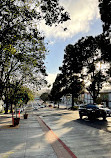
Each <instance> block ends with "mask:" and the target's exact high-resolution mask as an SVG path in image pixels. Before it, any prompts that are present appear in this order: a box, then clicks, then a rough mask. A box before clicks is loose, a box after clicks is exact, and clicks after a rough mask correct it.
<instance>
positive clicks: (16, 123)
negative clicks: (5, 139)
mask: <svg viewBox="0 0 111 158" xmlns="http://www.w3.org/2000/svg"><path fill="white" fill-rule="evenodd" d="M19 121H20V118H14V126H17V125H18V124H19Z"/></svg>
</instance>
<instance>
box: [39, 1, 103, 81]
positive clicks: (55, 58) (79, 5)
mask: <svg viewBox="0 0 111 158" xmlns="http://www.w3.org/2000/svg"><path fill="white" fill-rule="evenodd" d="M60 5H62V6H63V7H64V8H65V10H66V11H68V12H69V14H70V18H71V20H68V21H67V22H65V23H64V24H62V25H58V26H57V27H55V26H52V27H49V26H46V25H45V24H44V21H42V22H41V24H40V30H41V31H43V32H44V35H45V42H48V45H47V46H46V47H47V49H48V50H49V53H47V55H46V59H45V66H46V71H47V74H48V77H47V81H48V82H49V83H50V84H52V83H53V82H54V80H55V78H56V75H57V74H58V73H60V71H59V67H60V66H62V61H63V57H64V49H65V48H66V46H67V45H68V44H75V43H76V42H77V41H78V40H79V39H81V38H82V37H86V36H96V35H99V34H101V33H102V22H101V19H100V14H99V8H98V0H60ZM66 27H67V30H66V31H64V28H66Z"/></svg>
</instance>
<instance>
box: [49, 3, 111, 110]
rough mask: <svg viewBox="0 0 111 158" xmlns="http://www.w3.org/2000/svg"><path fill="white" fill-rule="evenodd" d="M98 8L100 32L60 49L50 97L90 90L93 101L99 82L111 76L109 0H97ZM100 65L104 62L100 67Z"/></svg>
mask: <svg viewBox="0 0 111 158" xmlns="http://www.w3.org/2000/svg"><path fill="white" fill-rule="evenodd" d="M98 7H99V11H100V15H101V20H102V23H103V32H102V34H100V35H97V36H96V37H93V36H87V37H82V38H81V39H79V40H78V42H76V43H75V44H74V45H73V44H69V45H67V46H66V48H65V50H64V52H65V53H64V59H63V64H62V66H61V67H59V70H60V73H59V74H58V75H57V77H56V79H55V82H54V83H53V86H52V89H51V93H50V99H51V100H53V101H54V102H58V103H59V101H60V98H61V97H62V96H63V95H69V94H70V95H72V107H73V106H74V98H78V96H79V95H80V94H82V93H84V90H85V89H87V91H88V92H89V93H90V95H91V96H92V98H93V103H96V102H97V98H98V95H99V93H100V90H101V89H102V87H103V84H104V83H106V82H109V83H110V77H111V54H110V50H111V0H99V6H98ZM103 65H106V68H105V66H104V67H103Z"/></svg>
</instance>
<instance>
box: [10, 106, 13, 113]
mask: <svg viewBox="0 0 111 158" xmlns="http://www.w3.org/2000/svg"><path fill="white" fill-rule="evenodd" d="M12 110H13V109H12V104H11V110H10V113H12Z"/></svg>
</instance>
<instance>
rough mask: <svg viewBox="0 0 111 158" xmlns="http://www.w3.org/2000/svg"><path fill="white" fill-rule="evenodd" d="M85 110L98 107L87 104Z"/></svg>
mask: <svg viewBox="0 0 111 158" xmlns="http://www.w3.org/2000/svg"><path fill="white" fill-rule="evenodd" d="M87 108H98V106H96V105H93V104H88V105H87Z"/></svg>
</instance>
